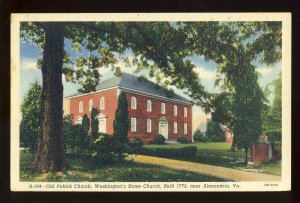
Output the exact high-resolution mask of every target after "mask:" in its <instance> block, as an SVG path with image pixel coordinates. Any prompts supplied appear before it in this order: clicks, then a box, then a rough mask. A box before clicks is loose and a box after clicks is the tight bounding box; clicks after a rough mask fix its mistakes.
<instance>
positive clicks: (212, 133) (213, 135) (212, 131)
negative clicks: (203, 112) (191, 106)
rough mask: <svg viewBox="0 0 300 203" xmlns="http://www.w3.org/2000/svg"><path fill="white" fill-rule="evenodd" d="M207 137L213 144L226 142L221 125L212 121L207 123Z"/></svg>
mask: <svg viewBox="0 0 300 203" xmlns="http://www.w3.org/2000/svg"><path fill="white" fill-rule="evenodd" d="M206 136H207V137H208V138H209V139H210V140H211V141H212V142H224V141H225V133H224V131H223V130H222V128H221V126H220V124H219V123H217V122H214V121H210V122H208V123H207V127H206Z"/></svg>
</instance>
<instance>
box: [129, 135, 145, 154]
mask: <svg viewBox="0 0 300 203" xmlns="http://www.w3.org/2000/svg"><path fill="white" fill-rule="evenodd" d="M127 144H128V146H129V147H130V152H131V153H136V154H140V153H141V151H142V147H143V142H142V140H141V139H140V138H136V139H135V140H133V141H130V142H128V143H127Z"/></svg>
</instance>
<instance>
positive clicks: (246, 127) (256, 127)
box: [233, 68, 263, 149]
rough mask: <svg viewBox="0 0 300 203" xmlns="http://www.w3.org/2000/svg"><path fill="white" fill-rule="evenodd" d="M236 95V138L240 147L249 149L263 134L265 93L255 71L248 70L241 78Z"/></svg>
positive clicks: (234, 129) (234, 130) (234, 128)
mask: <svg viewBox="0 0 300 203" xmlns="http://www.w3.org/2000/svg"><path fill="white" fill-rule="evenodd" d="M237 84H238V85H237V91H236V94H235V95H234V101H235V102H234V115H235V118H234V127H233V132H234V136H236V139H237V145H238V147H241V148H244V149H248V148H249V147H250V146H251V145H252V144H254V143H257V142H258V139H259V136H260V135H261V134H262V118H261V116H262V115H261V114H262V107H263V93H262V90H261V88H260V86H259V84H258V83H257V74H256V73H255V70H254V69H253V68H252V69H247V72H246V73H245V74H243V75H242V76H240V82H239V83H237Z"/></svg>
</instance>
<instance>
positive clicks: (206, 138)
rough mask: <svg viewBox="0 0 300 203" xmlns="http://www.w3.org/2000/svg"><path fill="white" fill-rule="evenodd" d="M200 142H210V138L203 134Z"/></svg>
mask: <svg viewBox="0 0 300 203" xmlns="http://www.w3.org/2000/svg"><path fill="white" fill-rule="evenodd" d="M200 142H204V143H207V142H210V139H209V137H207V136H206V135H203V136H202V137H201V139H200Z"/></svg>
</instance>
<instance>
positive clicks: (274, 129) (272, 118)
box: [263, 73, 282, 143]
mask: <svg viewBox="0 0 300 203" xmlns="http://www.w3.org/2000/svg"><path fill="white" fill-rule="evenodd" d="M281 80H282V79H281V73H280V74H279V77H278V78H277V79H275V80H274V81H273V82H272V83H271V84H270V85H273V86H274V100H273V103H272V104H271V105H270V106H265V108H266V109H265V112H264V114H263V132H264V133H265V134H266V135H267V136H268V140H269V141H271V142H273V143H275V142H281V139H282V138H281V137H282V135H281V134H282V128H281V120H282V98H281V95H282V94H281V90H282V84H281ZM266 96H267V95H266ZM265 105H267V104H265Z"/></svg>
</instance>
